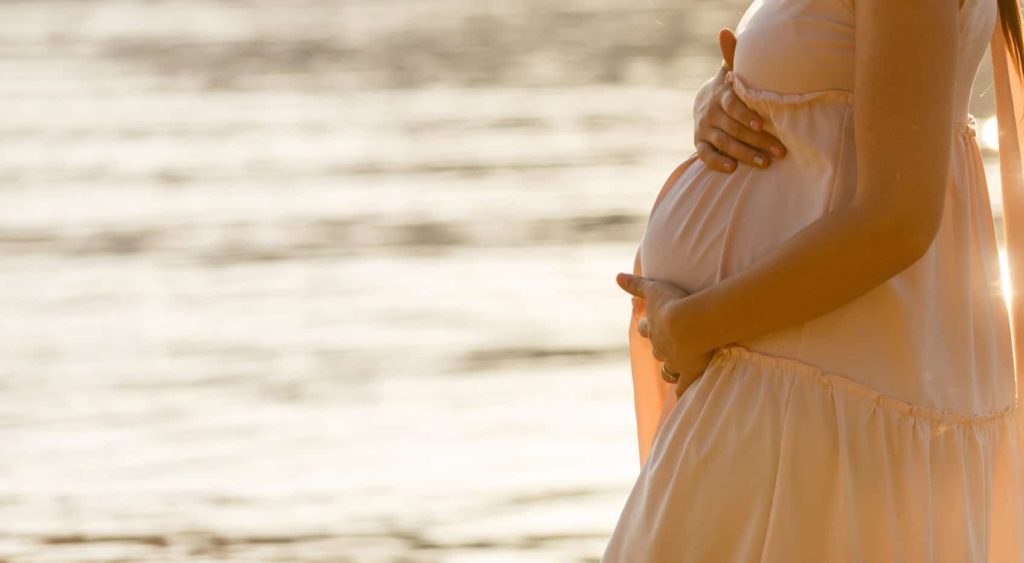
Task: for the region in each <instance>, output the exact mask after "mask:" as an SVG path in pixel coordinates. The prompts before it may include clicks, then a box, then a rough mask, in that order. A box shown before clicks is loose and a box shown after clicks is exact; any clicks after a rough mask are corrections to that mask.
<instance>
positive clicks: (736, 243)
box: [640, 137, 856, 293]
mask: <svg viewBox="0 0 1024 563" xmlns="http://www.w3.org/2000/svg"><path fill="white" fill-rule="evenodd" d="M784 142H785V141H784ZM786 144H787V147H788V148H789V149H790V150H789V154H788V155H787V157H786V158H784V159H778V160H774V161H773V162H772V164H771V165H770V166H769V167H768V168H766V169H759V168H755V167H753V166H750V165H747V164H744V163H740V165H739V167H738V168H737V170H736V171H734V172H732V173H726V172H719V171H717V170H714V169H712V168H709V167H708V166H706V165H705V163H704V161H702V160H700V159H698V158H696V157H691V159H690V160H688V161H687V162H686V163H684V168H683V170H682V171H681V173H679V174H678V177H677V178H676V179H675V181H674V182H673V183H672V184H671V185H670V186H669V187H668V190H667V192H666V193H665V194H664V197H663V198H662V199H661V200H660V202H659V203H658V204H657V205H656V206H655V208H654V210H653V211H652V213H651V216H650V219H649V221H648V225H647V229H646V231H645V232H644V236H643V239H642V240H641V243H640V264H641V269H642V270H643V272H644V275H645V276H646V277H649V278H653V279H657V280H662V281H668V282H671V283H674V284H676V285H678V286H680V287H682V288H683V289H684V290H686V291H688V292H690V293H694V292H697V291H700V290H701V289H704V288H706V287H708V286H710V285H714V284H716V283H718V282H720V281H722V280H723V279H724V278H727V277H729V276H730V275H732V274H734V273H736V272H739V271H742V270H743V269H744V268H746V267H748V266H750V265H751V264H752V263H754V262H756V261H757V260H758V259H759V258H760V257H762V256H764V255H765V254H767V253H769V252H770V251H771V250H772V249H774V248H775V247H777V246H778V245H779V244H780V243H782V242H783V241H785V240H786V239H788V238H790V237H792V236H793V235H795V234H796V233H797V232H799V231H800V230H801V229H803V228H804V227H806V226H807V225H809V224H811V223H813V222H814V221H816V220H817V219H819V218H821V217H822V216H824V215H825V214H827V213H828V212H829V211H831V210H834V209H836V208H837V207H839V206H841V205H844V204H845V203H846V202H848V201H849V199H850V198H851V197H852V195H853V191H854V189H855V184H856V182H855V181H853V179H852V176H851V175H852V173H853V172H854V170H853V167H852V166H850V165H849V164H844V163H849V162H850V159H849V158H847V156H848V155H844V150H847V149H852V145H853V143H852V142H847V143H843V142H842V139H841V138H838V137H837V138H836V139H835V143H834V144H835V146H834V147H820V146H801V145H800V144H799V143H793V142H787V143H786ZM847 152H848V150H847Z"/></svg>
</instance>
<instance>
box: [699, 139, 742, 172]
mask: <svg viewBox="0 0 1024 563" xmlns="http://www.w3.org/2000/svg"><path fill="white" fill-rule="evenodd" d="M696 147H697V156H698V157H700V159H701V160H703V161H704V163H705V164H707V165H708V166H709V167H710V168H712V169H714V170H718V171H719V172H732V171H733V170H736V161H735V160H733V159H731V158H729V157H728V156H726V155H724V154H722V153H720V152H718V149H716V148H715V147H714V146H713V145H712V144H711V143H709V142H707V141H705V140H699V141H697V143H696Z"/></svg>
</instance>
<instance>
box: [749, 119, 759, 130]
mask: <svg viewBox="0 0 1024 563" xmlns="http://www.w3.org/2000/svg"><path fill="white" fill-rule="evenodd" d="M750 128H751V129H753V130H754V131H760V130H761V124H760V123H758V122H757V120H756V119H751V120H750Z"/></svg>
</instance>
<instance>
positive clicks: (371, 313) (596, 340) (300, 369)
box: [0, 0, 1002, 563]
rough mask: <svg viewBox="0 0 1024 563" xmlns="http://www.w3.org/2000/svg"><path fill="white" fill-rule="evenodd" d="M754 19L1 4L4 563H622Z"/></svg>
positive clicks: (17, 0)
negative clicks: (662, 281)
mask: <svg viewBox="0 0 1024 563" xmlns="http://www.w3.org/2000/svg"><path fill="white" fill-rule="evenodd" d="M747 4H748V3H747V2H745V1H741V0H728V1H723V0H715V1H712V0H566V1H561V2H552V1H550V0H521V1H518V2H504V1H490V0H301V1H300V0H292V1H287V2H286V1H280V0H279V1H271V0H74V1H72V0H62V1H50V0H31V1H24V0H5V1H4V2H3V3H0V78H2V80H0V181H2V184H0V288H2V291H0V311H2V316H0V561H2V562H4V563H14V562H28V561H53V562H72V561H184V560H188V561H223V560H230V561H332V562H381V561H387V562H392V561H395V562H491V561H515V562H523V561H530V562H547V561H560V562H561V561H565V562H587V561H589V562H596V561H598V560H599V559H600V556H601V553H602V552H603V549H604V546H605V543H606V541H607V538H608V536H609V534H610V533H611V531H612V528H613V527H614V525H615V522H616V520H617V519H618V516H619V513H620V511H621V509H622V506H623V505H624V503H625V500H626V496H627V495H628V494H629V491H630V488H631V486H632V484H633V481H634V480H635V478H636V476H637V473H638V471H639V466H638V457H637V456H638V454H637V446H636V438H635V423H634V419H633V410H632V409H633V404H632V387H631V382H630V375H629V366H628V362H627V356H626V328H627V326H628V318H629V311H630V303H629V296H628V295H627V294H626V293H625V292H623V291H622V290H620V289H619V288H618V287H617V285H616V284H615V281H614V276H615V274H616V273H617V272H619V271H630V270H631V268H632V263H633V256H634V253H635V251H636V246H637V244H638V242H639V239H640V236H641V235H642V232H643V228H644V225H645V222H646V217H647V213H648V212H649V210H650V207H651V205H652V204H653V201H654V197H655V196H656V194H657V192H658V190H659V188H660V187H661V184H662V182H663V181H664V179H665V178H666V177H667V176H668V174H669V173H670V172H671V170H672V169H673V168H674V167H675V166H676V164H678V163H679V162H681V161H682V160H683V159H684V158H685V157H687V156H688V155H689V154H691V153H692V152H693V143H692V129H691V122H692V102H693V95H694V91H695V89H696V88H698V87H699V86H700V85H701V84H702V83H703V82H704V81H705V80H706V79H708V78H709V77H710V76H711V75H712V74H713V73H714V72H715V70H716V69H717V68H718V66H719V64H720V59H719V51H718V45H717V32H718V30H719V28H721V27H731V28H733V29H735V25H736V23H737V22H738V20H739V17H740V15H741V14H742V12H743V10H744V9H745V8H746V6H747ZM985 63H986V65H987V63H988V60H987V58H986V61H985ZM990 84H991V80H990V75H989V74H988V70H987V68H985V69H983V71H982V74H981V75H980V76H979V79H978V82H977V83H976V85H975V100H974V101H975V103H976V106H977V109H976V111H974V112H973V113H974V114H975V115H976V116H977V117H978V119H979V127H980V128H981V129H982V135H981V136H979V140H980V141H982V142H986V141H987V142H989V144H990V145H991V142H992V141H993V139H992V137H993V136H994V128H993V127H992V124H991V123H989V122H988V121H986V119H985V118H987V117H990V116H991V114H992V107H993V104H992V100H991V95H992V94H991V89H990ZM985 154H986V159H987V163H988V167H989V179H990V184H989V185H990V189H991V190H992V197H993V200H994V204H995V206H996V208H997V211H998V203H999V200H1000V198H999V192H998V187H999V184H998V177H997V175H996V170H997V169H996V165H997V163H996V161H995V160H994V155H995V153H994V152H993V151H992V150H990V148H987V149H986V151H985ZM997 227H998V232H999V234H1000V235H1001V234H1002V232H1001V226H997Z"/></svg>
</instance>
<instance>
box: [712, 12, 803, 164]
mask: <svg viewBox="0 0 1024 563" xmlns="http://www.w3.org/2000/svg"><path fill="white" fill-rule="evenodd" d="M718 42H719V45H720V47H721V50H722V58H723V64H722V67H721V68H719V69H718V73H717V74H715V76H714V77H713V78H712V79H711V80H709V81H707V82H706V83H704V85H703V86H701V89H700V91H699V92H698V94H697V98H696V99H695V100H694V104H693V129H694V131H693V143H694V146H695V147H696V149H697V155H698V156H699V157H700V159H701V160H703V161H704V162H705V163H706V164H707V165H708V166H709V167H710V168H713V169H715V170H718V171H720V172H732V171H734V170H736V166H737V161H742V162H746V163H747V164H750V165H752V166H756V167H758V168H766V167H767V166H768V165H769V164H771V155H770V154H769V153H772V154H774V155H775V156H776V157H778V158H782V157H783V156H785V154H786V147H785V146H783V144H782V142H781V141H779V140H778V139H777V138H776V137H775V136H774V135H771V134H770V133H767V132H765V131H764V119H763V118H761V116H760V115H758V114H757V112H755V111H753V110H751V109H750V108H749V107H747V105H746V104H745V103H743V101H742V100H740V98H739V96H737V95H736V92H734V91H733V89H732V85H730V84H727V83H726V82H725V75H726V71H728V70H730V69H731V68H732V62H733V55H734V54H735V51H736V36H735V35H733V33H732V31H731V30H729V29H728V28H723V29H722V30H721V31H720V32H719V34H718ZM758 159H761V161H760V162H758Z"/></svg>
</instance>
